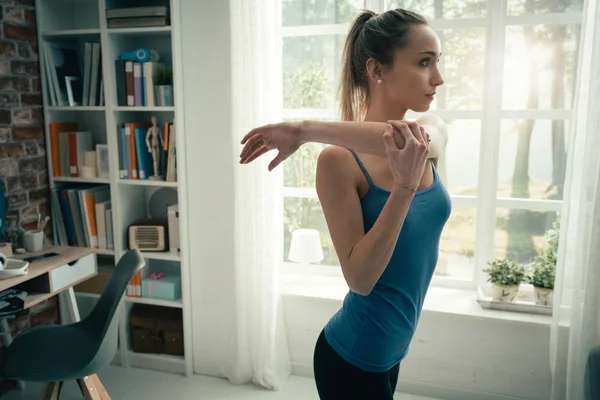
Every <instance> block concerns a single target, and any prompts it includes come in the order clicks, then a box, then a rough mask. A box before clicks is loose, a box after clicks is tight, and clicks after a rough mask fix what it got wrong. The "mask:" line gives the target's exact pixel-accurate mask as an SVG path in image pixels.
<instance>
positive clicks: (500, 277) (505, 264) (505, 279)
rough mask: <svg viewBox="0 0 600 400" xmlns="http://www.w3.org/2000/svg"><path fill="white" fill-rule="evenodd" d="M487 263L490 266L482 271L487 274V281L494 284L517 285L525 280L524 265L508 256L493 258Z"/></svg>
mask: <svg viewBox="0 0 600 400" xmlns="http://www.w3.org/2000/svg"><path fill="white" fill-rule="evenodd" d="M488 264H489V266H490V268H486V269H484V270H483V272H485V273H486V274H488V282H491V283H493V284H494V285H502V286H518V285H519V284H521V282H523V281H524V280H525V267H523V266H522V265H519V264H517V263H516V262H515V261H514V260H511V259H510V258H505V259H501V260H494V261H492V262H489V263H488Z"/></svg>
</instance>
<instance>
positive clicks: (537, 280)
mask: <svg viewBox="0 0 600 400" xmlns="http://www.w3.org/2000/svg"><path fill="white" fill-rule="evenodd" d="M559 232H560V218H559V217H558V218H557V219H556V221H554V223H553V224H552V228H550V229H548V230H547V231H546V234H545V238H546V241H547V242H548V247H546V248H545V249H544V251H543V252H542V254H541V255H539V256H537V257H536V258H535V259H534V260H533V261H532V262H531V264H530V269H531V273H530V274H529V275H528V277H527V280H528V281H529V282H530V283H531V284H532V285H533V286H535V287H538V288H543V289H554V278H555V276H556V254H557V253H558V239H559Z"/></svg>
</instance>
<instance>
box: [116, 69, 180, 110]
mask: <svg viewBox="0 0 600 400" xmlns="http://www.w3.org/2000/svg"><path fill="white" fill-rule="evenodd" d="M168 71H170V70H169V69H168V68H167V67H166V66H165V65H164V64H161V63H157V62H154V61H147V62H144V63H142V62H139V61H132V60H121V59H118V60H115V74H116V78H117V104H118V105H119V106H135V107H160V106H172V105H173V104H172V94H171V96H166V95H165V93H164V92H163V91H161V90H159V89H158V86H157V83H162V82H161V80H157V79H159V78H160V77H162V76H165V77H166V79H172V77H171V75H170V73H169V72H168ZM169 83H172V80H170V81H169Z"/></svg>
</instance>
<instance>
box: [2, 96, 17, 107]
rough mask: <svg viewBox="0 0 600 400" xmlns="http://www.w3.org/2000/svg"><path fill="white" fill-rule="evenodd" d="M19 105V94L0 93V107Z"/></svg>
mask: <svg viewBox="0 0 600 400" xmlns="http://www.w3.org/2000/svg"><path fill="white" fill-rule="evenodd" d="M18 105H19V96H18V95H17V94H15V93H0V107H5V108H10V107H17V106H18Z"/></svg>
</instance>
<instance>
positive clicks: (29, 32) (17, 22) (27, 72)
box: [0, 0, 50, 227]
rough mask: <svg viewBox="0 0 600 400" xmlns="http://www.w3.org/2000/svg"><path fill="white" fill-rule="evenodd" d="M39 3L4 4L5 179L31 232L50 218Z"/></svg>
mask: <svg viewBox="0 0 600 400" xmlns="http://www.w3.org/2000/svg"><path fill="white" fill-rule="evenodd" d="M33 4H34V2H33V0H0V6H1V7H0V24H1V29H0V176H2V184H3V185H4V194H5V196H6V199H7V203H8V207H9V212H11V213H18V215H19V217H20V220H21V223H22V224H23V225H24V226H25V227H29V226H31V225H30V224H31V223H35V222H36V221H37V215H38V212H41V213H45V214H47V213H49V211H50V210H49V191H48V168H47V165H48V164H47V161H46V155H45V141H44V129H43V125H44V118H43V112H42V94H41V87H40V71H39V64H38V46H37V36H36V35H37V34H36V20H35V9H34V7H33Z"/></svg>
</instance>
